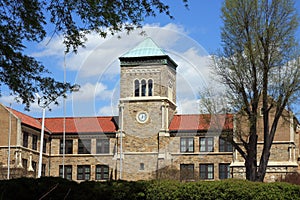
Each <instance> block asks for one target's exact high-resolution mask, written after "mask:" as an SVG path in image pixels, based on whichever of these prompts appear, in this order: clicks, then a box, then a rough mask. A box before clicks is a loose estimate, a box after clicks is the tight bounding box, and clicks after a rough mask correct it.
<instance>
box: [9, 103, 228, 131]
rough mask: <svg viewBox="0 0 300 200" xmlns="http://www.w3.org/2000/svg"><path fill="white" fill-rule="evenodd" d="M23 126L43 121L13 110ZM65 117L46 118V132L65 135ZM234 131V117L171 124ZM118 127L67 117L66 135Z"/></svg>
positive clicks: (188, 118) (110, 121) (181, 118)
mask: <svg viewBox="0 0 300 200" xmlns="http://www.w3.org/2000/svg"><path fill="white" fill-rule="evenodd" d="M11 111H12V113H13V114H14V115H16V116H17V117H18V118H19V119H20V120H21V122H22V123H23V124H25V125H28V126H31V127H33V128H37V129H41V122H42V119H36V118H33V117H30V116H28V115H26V114H24V113H21V112H19V111H16V110H13V109H11ZM63 122H64V119H63V117H57V118H46V119H45V131H48V132H51V133H52V134H61V133H63ZM220 128H222V129H223V130H233V115H232V114H227V115H209V114H190V115H175V116H174V117H173V119H172V121H171V123H170V126H169V130H170V131H200V132H201V131H207V130H209V129H210V130H213V129H218V130H220ZM117 130H118V127H117V124H116V121H115V120H114V117H112V116H108V117H66V133H69V134H72V133H73V134H74V133H99V132H100V133H101V132H102V133H114V132H117Z"/></svg>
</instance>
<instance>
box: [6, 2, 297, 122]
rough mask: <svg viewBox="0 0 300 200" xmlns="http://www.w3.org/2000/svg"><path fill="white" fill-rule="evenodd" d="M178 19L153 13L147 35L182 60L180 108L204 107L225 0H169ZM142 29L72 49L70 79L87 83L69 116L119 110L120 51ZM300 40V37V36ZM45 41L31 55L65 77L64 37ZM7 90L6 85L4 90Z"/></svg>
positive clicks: (34, 111) (58, 112)
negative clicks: (201, 92)
mask: <svg viewBox="0 0 300 200" xmlns="http://www.w3.org/2000/svg"><path fill="white" fill-rule="evenodd" d="M166 2H167V3H168V4H169V5H170V9H171V14H172V15H173V16H174V17H175V19H174V20H171V19H169V18H168V17H166V16H164V15H157V17H155V18H153V17H151V18H147V19H146V20H145V22H144V24H145V27H144V28H143V30H144V31H146V34H147V36H150V37H151V38H152V39H153V40H154V41H155V42H156V44H157V45H158V46H160V47H161V48H162V49H164V50H165V51H166V53H168V54H169V55H170V57H171V58H172V59H174V60H175V61H176V62H177V64H178V65H179V67H178V70H177V93H178V98H177V105H178V112H179V113H198V112H199V108H198V104H197V101H198V92H199V90H200V88H201V86H203V85H206V84H207V83H208V80H207V79H208V77H209V70H208V66H209V64H210V63H209V61H208V58H209V54H211V53H214V52H216V50H217V49H218V48H220V44H221V40H220V27H221V26H222V22H221V19H220V9H221V5H222V2H223V1H221V0H190V1H189V9H186V8H185V7H184V6H183V3H182V2H181V1H180V0H176V1H174V0H167V1H166ZM296 6H297V8H298V10H299V12H300V2H299V1H297V5H296ZM140 31H141V30H137V31H135V32H133V33H131V34H130V35H126V34H124V33H120V34H119V35H120V36H121V39H118V38H117V37H116V36H115V37H108V38H106V39H103V38H100V37H99V36H96V35H94V34H91V35H89V36H88V38H89V41H88V42H87V43H86V48H85V49H79V52H78V54H76V55H75V54H68V55H67V56H66V59H65V65H66V69H67V81H68V82H71V83H78V84H80V85H81V89H80V91H79V92H77V93H74V94H73V95H69V97H68V99H67V101H66V102H67V109H66V110H67V116H99V115H100V116H107V115H117V114H118V113H117V105H118V96H119V62H118V57H120V56H122V55H123V54H124V53H126V52H127V51H129V50H130V49H132V48H133V47H134V46H135V45H137V44H138V43H139V42H141V41H142V40H143V39H145V37H146V36H140V35H139V33H140ZM298 33H299V34H298V35H300V30H299V31H298ZM299 40H300V37H299ZM48 41H49V38H47V39H46V40H45V41H43V42H42V43H40V44H32V45H30V46H28V47H29V48H28V50H27V51H28V52H29V53H30V55H32V56H34V57H36V58H37V59H38V60H40V61H41V62H43V64H44V65H45V66H46V67H47V68H48V69H49V70H50V71H51V72H52V73H53V74H52V75H53V76H54V77H55V78H56V79H57V80H60V81H63V73H64V46H63V45H62V38H60V37H59V36H55V37H54V38H52V39H51V41H50V42H49V43H48ZM2 91H3V90H2ZM2 94H3V96H2V97H1V99H0V102H1V103H3V104H5V105H7V106H8V105H9V104H10V103H12V107H13V108H15V109H17V110H20V111H22V112H25V111H24V106H23V105H19V104H17V103H15V102H14V101H13V98H12V97H9V96H7V94H8V92H7V91H5V90H4V91H3V93H2ZM59 101H60V105H59V106H56V105H54V104H52V105H51V109H52V111H51V112H50V111H47V113H46V116H47V117H55V116H63V107H62V106H63V104H62V100H61V99H59ZM25 113H27V114H29V115H31V116H34V117H41V109H40V108H39V107H38V106H37V105H36V104H33V105H32V106H31V111H30V112H29V113H28V112H25Z"/></svg>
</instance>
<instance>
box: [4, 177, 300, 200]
mask: <svg viewBox="0 0 300 200" xmlns="http://www.w3.org/2000/svg"><path fill="white" fill-rule="evenodd" d="M2 199H3V200H4V199H5V200H7V199H22V200H24V199H75V200H76V199H80V200H84V199H89V200H93V199H103V200H106V199H107V200H111V199H112V200H118V199H120V200H121V199H130V200H155V199H157V200H158V199H159V200H168V199H169V200H171V199H172V200H175V199H207V200H208V199H226V200H227V199H254V200H260V199H264V200H265V199H272V200H273V199H293V200H297V199H300V186H299V185H293V184H289V183H283V182H275V183H257V182H249V181H246V180H235V179H227V180H223V181H198V182H186V183H182V182H178V181H166V180H152V181H135V182H134V181H132V182H131V181H108V182H94V181H86V182H81V183H77V182H74V181H68V180H65V179H61V178H54V177H47V178H40V179H33V178H20V179H12V180H2V181H0V200H2Z"/></svg>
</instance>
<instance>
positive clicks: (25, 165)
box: [22, 158, 28, 171]
mask: <svg viewBox="0 0 300 200" xmlns="http://www.w3.org/2000/svg"><path fill="white" fill-rule="evenodd" d="M27 162H28V161H27V159H24V158H22V166H23V168H24V169H25V170H26V171H27V168H28V165H27Z"/></svg>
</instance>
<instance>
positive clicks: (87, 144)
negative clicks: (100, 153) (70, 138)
mask: <svg viewBox="0 0 300 200" xmlns="http://www.w3.org/2000/svg"><path fill="white" fill-rule="evenodd" d="M90 152H91V140H90V139H84V140H81V139H78V154H89V153H90Z"/></svg>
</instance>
